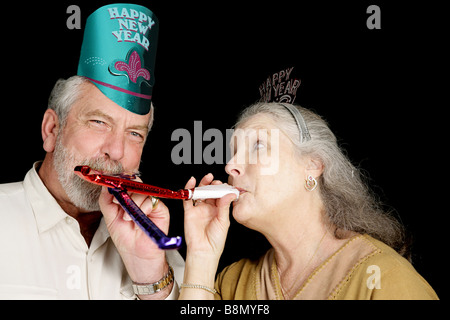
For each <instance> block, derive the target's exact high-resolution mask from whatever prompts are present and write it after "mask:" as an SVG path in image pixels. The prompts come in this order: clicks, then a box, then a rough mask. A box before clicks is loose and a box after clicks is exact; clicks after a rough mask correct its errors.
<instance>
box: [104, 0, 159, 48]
mask: <svg viewBox="0 0 450 320" xmlns="http://www.w3.org/2000/svg"><path fill="white" fill-rule="evenodd" d="M108 12H109V16H110V19H117V21H118V24H119V25H118V26H119V29H118V30H117V31H113V32H112V34H113V35H114V36H115V37H116V38H117V42H122V41H125V42H136V43H138V44H140V45H141V46H142V47H144V48H145V50H147V51H148V47H149V45H150V42H149V41H148V39H147V37H146V34H147V32H148V30H150V29H151V28H152V27H153V25H154V24H155V21H153V19H152V18H151V17H150V16H148V15H146V14H145V13H143V12H140V11H139V12H138V11H137V10H134V9H130V10H129V11H128V10H127V9H126V8H122V9H120V8H118V7H114V8H109V9H108ZM136 19H138V20H137V21H136ZM144 23H147V24H144Z"/></svg>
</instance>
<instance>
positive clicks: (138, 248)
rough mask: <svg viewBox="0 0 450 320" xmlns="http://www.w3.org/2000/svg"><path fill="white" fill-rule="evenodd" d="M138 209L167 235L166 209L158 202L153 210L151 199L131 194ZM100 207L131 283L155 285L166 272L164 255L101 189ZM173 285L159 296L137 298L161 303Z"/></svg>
mask: <svg viewBox="0 0 450 320" xmlns="http://www.w3.org/2000/svg"><path fill="white" fill-rule="evenodd" d="M130 196H131V198H132V199H133V201H134V202H135V203H136V205H138V206H139V207H140V208H141V210H142V212H144V213H145V214H146V215H147V216H148V217H149V218H150V219H151V220H152V221H153V223H155V224H156V225H157V226H158V228H160V229H161V230H162V231H163V232H164V233H166V234H167V232H168V230H169V222H170V215H169V209H168V208H167V207H166V205H165V204H164V203H162V202H161V201H159V203H158V205H157V206H156V208H153V204H152V199H151V197H148V196H146V195H142V194H137V193H134V194H131V195H130ZM99 204H100V208H101V211H102V213H103V216H104V218H105V222H106V226H107V228H108V231H109V233H110V235H111V239H112V240H113V242H114V244H115V246H116V248H117V250H118V251H119V254H120V256H121V257H122V260H123V262H124V264H125V267H126V268H127V271H128V274H129V275H130V278H131V280H133V282H136V283H155V282H157V281H159V280H161V279H162V278H163V277H164V276H165V275H166V274H167V273H168V271H169V266H168V264H167V262H166V258H165V253H164V251H163V250H160V249H159V248H158V246H157V245H156V244H155V243H154V242H153V241H152V240H151V239H150V238H149V237H148V236H147V235H146V234H145V233H144V232H143V231H142V230H141V228H140V227H139V226H138V225H136V224H135V223H134V221H132V220H131V219H130V217H129V216H128V213H126V212H125V211H124V210H123V209H122V207H121V206H120V205H119V204H118V203H117V200H116V199H115V198H114V196H113V195H111V194H110V193H109V192H108V189H107V188H105V187H104V188H103V190H102V193H101V195H100V198H99ZM172 286H173V284H171V285H170V286H168V287H167V288H165V289H163V290H161V291H160V292H158V293H155V294H153V295H147V296H140V298H141V299H164V298H165V297H167V296H168V295H169V294H170V292H171V290H172Z"/></svg>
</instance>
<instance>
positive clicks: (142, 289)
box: [132, 266, 174, 295]
mask: <svg viewBox="0 0 450 320" xmlns="http://www.w3.org/2000/svg"><path fill="white" fill-rule="evenodd" d="M173 280H174V276H173V269H172V267H171V266H169V272H168V273H167V274H166V275H165V276H164V277H163V278H162V279H161V280H159V281H158V282H155V283H136V282H133V284H132V287H133V291H134V293H135V294H137V295H145V294H154V293H157V292H159V291H161V290H162V289H164V288H166V287H167V286H168V285H169V284H171V283H172V282H173Z"/></svg>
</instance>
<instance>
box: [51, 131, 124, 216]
mask: <svg viewBox="0 0 450 320" xmlns="http://www.w3.org/2000/svg"><path fill="white" fill-rule="evenodd" d="M53 165H54V167H55V170H56V172H57V174H58V180H59V182H60V183H61V185H62V187H63V189H64V191H65V192H66V194H67V196H68V197H69V199H70V201H71V202H72V204H73V205H74V206H75V207H77V208H79V209H81V210H85V211H88V212H92V211H100V206H99V204H98V198H99V197H100V193H101V191H102V187H101V186H99V185H95V184H93V183H90V182H87V181H85V180H83V179H81V178H80V177H78V176H77V175H76V174H74V171H73V169H74V168H75V167H76V166H83V165H86V166H89V167H91V168H92V169H94V170H97V171H100V172H103V173H105V174H120V173H122V172H123V167H122V164H121V163H120V162H119V161H113V160H107V159H106V158H96V159H77V157H76V156H75V155H74V154H72V153H70V152H69V151H68V150H67V149H66V148H65V147H64V146H63V144H62V132H61V134H59V135H58V137H57V139H56V145H55V150H54V152H53Z"/></svg>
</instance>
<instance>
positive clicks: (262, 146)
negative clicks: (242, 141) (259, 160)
mask: <svg viewBox="0 0 450 320" xmlns="http://www.w3.org/2000/svg"><path fill="white" fill-rule="evenodd" d="M265 147H266V146H265V145H264V144H263V143H261V142H259V141H258V142H256V143H255V145H254V147H253V149H255V150H259V149H262V148H265Z"/></svg>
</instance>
